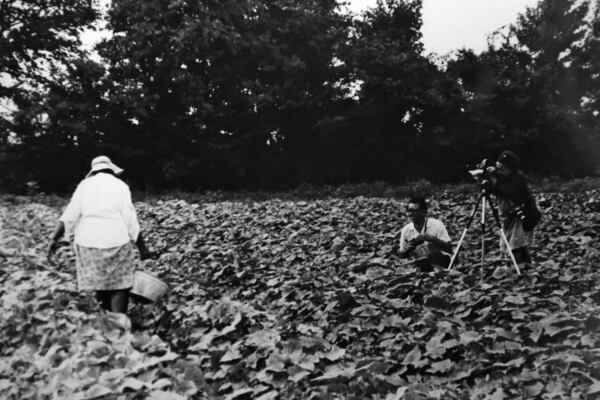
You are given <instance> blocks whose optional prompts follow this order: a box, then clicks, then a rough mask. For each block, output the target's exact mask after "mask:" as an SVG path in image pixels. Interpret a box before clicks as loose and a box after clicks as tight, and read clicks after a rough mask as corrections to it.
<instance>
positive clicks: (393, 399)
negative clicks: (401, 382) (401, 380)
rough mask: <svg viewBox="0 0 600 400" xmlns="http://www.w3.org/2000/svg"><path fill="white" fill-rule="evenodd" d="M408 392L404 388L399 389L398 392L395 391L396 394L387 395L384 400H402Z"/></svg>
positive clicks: (406, 388)
mask: <svg viewBox="0 0 600 400" xmlns="http://www.w3.org/2000/svg"><path fill="white" fill-rule="evenodd" d="M407 391H408V387H406V386H404V387H401V388H398V390H396V392H394V393H393V394H392V393H388V395H387V396H385V400H403V399H404V398H405V397H404V396H405V395H406V392H407Z"/></svg>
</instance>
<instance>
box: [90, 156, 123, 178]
mask: <svg viewBox="0 0 600 400" xmlns="http://www.w3.org/2000/svg"><path fill="white" fill-rule="evenodd" d="M103 169H110V170H111V171H112V172H114V173H115V175H119V174H120V173H121V172H123V168H119V167H117V166H116V165H115V164H113V162H112V161H111V160H110V158H108V157H106V156H98V157H96V158H94V159H93V160H92V168H91V169H90V172H88V174H87V175H86V176H85V177H86V178H89V177H90V176H92V174H93V173H94V172H96V171H101V170H103Z"/></svg>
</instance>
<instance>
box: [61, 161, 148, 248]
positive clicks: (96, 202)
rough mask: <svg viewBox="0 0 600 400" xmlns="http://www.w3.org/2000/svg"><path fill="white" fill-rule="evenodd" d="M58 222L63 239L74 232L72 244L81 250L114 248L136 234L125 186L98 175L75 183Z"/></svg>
mask: <svg viewBox="0 0 600 400" xmlns="http://www.w3.org/2000/svg"><path fill="white" fill-rule="evenodd" d="M60 220H61V221H62V222H64V224H65V230H66V234H67V237H68V236H70V234H71V232H73V230H74V235H75V243H76V244H78V245H80V246H84V247H93V248H99V249H107V248H111V247H118V246H122V245H124V244H126V243H127V242H129V241H132V242H135V241H137V238H138V235H139V233H140V225H139V223H138V219H137V216H136V213H135V209H134V207H133V202H132V200H131V192H130V190H129V186H127V184H125V182H123V181H122V180H120V179H119V178H117V177H115V176H113V175H111V174H106V173H102V172H101V173H98V174H96V175H93V176H91V177H89V178H87V179H84V180H83V181H81V182H80V183H79V185H78V186H77V189H75V193H73V197H72V198H71V201H70V202H69V204H68V205H67V208H66V209H65V211H64V212H63V214H62V215H61V217H60Z"/></svg>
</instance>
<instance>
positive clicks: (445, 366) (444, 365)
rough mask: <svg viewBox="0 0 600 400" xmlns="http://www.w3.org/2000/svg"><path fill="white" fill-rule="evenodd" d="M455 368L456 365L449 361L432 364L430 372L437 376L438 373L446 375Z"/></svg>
mask: <svg viewBox="0 0 600 400" xmlns="http://www.w3.org/2000/svg"><path fill="white" fill-rule="evenodd" d="M453 367H454V363H453V362H452V361H450V360H448V359H445V360H442V361H438V362H434V363H431V365H430V366H429V369H428V371H429V372H431V373H433V374H435V373H438V372H441V373H446V372H448V371H450V370H451V369H452V368H453Z"/></svg>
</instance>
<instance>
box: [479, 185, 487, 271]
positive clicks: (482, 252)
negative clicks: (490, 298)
mask: <svg viewBox="0 0 600 400" xmlns="http://www.w3.org/2000/svg"><path fill="white" fill-rule="evenodd" d="M485 201H486V198H485V197H483V198H482V199H481V221H480V225H481V266H480V268H479V278H480V280H481V282H483V262H484V257H485Z"/></svg>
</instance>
